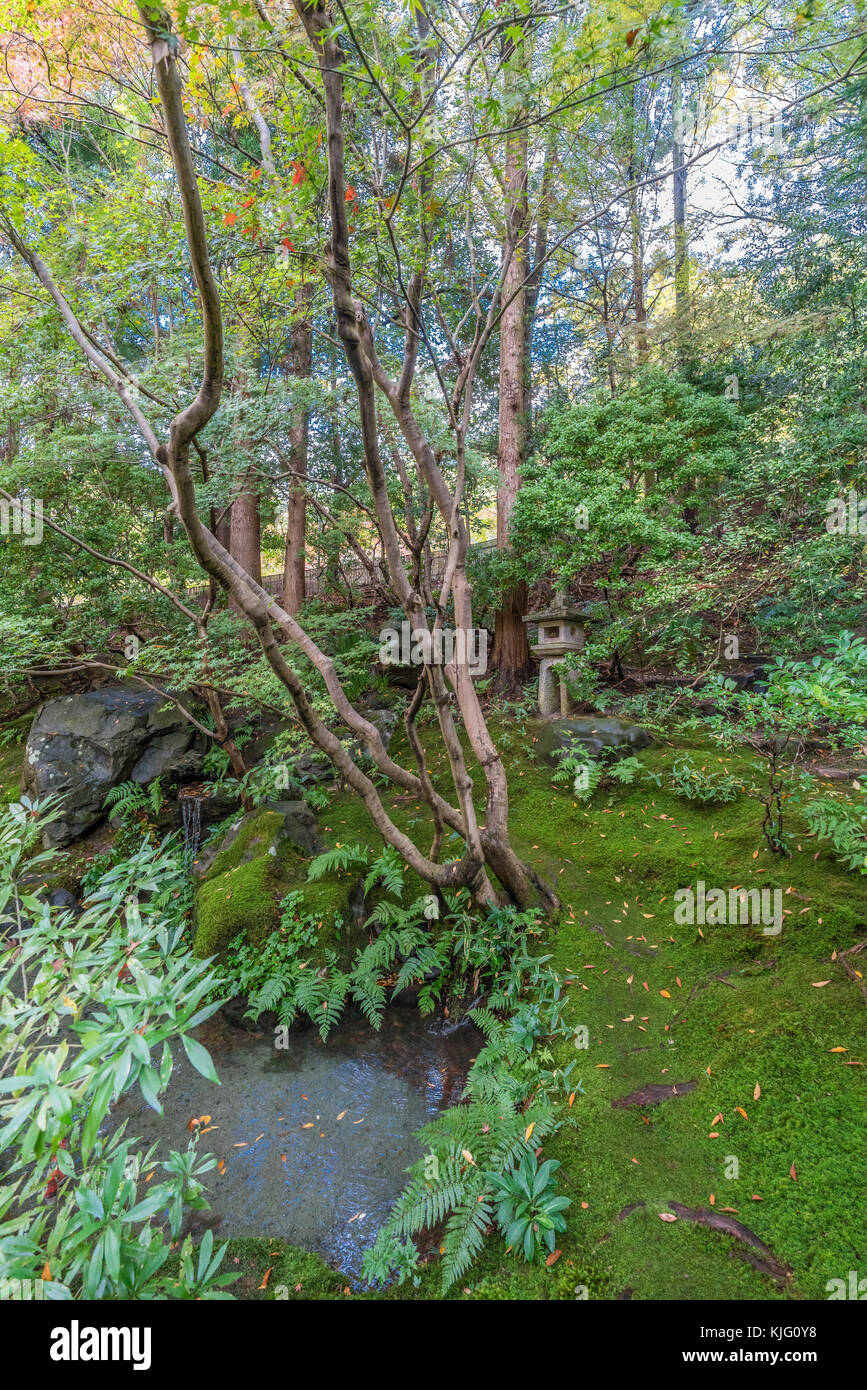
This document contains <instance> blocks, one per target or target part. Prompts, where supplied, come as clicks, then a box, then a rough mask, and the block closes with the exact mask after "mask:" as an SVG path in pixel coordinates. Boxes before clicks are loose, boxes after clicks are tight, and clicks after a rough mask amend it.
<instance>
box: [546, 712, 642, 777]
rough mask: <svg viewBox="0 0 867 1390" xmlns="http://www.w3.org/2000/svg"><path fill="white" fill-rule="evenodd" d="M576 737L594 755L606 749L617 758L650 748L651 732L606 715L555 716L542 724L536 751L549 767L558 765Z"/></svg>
mask: <svg viewBox="0 0 867 1390" xmlns="http://www.w3.org/2000/svg"><path fill="white" fill-rule="evenodd" d="M573 740H575V741H576V742H577V743H580V744H581V746H582V748H586V750H587V752H588V753H589V754H590V756H591V757H593V758H597V759H598V758H601V757H602V754H603V752H605V751H606V750H611V751H613V753H614V755H615V756H616V757H618V758H625V757H627V756H628V755H629V754H630V753H637V752H639V751H640V750H641V749H642V748H648V747H649V746H650V744H651V743H652V742H653V739H652V737H651V735H650V734H649V733H648V732H647V730H646V729H642V728H641V726H640V725H639V724H630V723H629V722H628V721H627V720H625V719H615V718H613V717H611V716H609V715H604V714H588V715H582V716H580V717H577V716H576V717H575V718H573V719H552V720H549V721H548V723H546V724H543V725H542V727H541V729H540V731H539V736H538V738H537V740H536V744H535V751H536V754H537V756H538V757H539V758H541V759H542V761H543V762H545V763H548V765H549V766H550V767H558V766H559V764H560V759H561V757H562V755H563V753H564V752H565V751H566V750H567V749H568V748H569V747H570V746H571V744H572V742H573Z"/></svg>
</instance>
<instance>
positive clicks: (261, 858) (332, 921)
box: [193, 809, 359, 965]
mask: <svg viewBox="0 0 867 1390" xmlns="http://www.w3.org/2000/svg"><path fill="white" fill-rule="evenodd" d="M282 826H283V817H282V816H281V815H280V814H279V813H277V812H274V811H269V810H267V809H266V810H262V811H260V812H259V813H258V814H257V815H255V816H251V817H250V818H249V819H248V820H246V821H245V822H244V824H243V826H242V827H241V829H240V831H239V832H238V834H237V836H236V837H235V838H234V839H233V840H232V841H231V843H229V844H227V845H226V846H225V848H223V849H221V850H220V851H219V853H218V854H217V856H216V858H215V860H214V862H213V864H212V865H211V867H210V869H208V871H207V872H206V874H205V876H204V878H203V880H202V883H201V885H200V887H199V890H198V893H197V897H196V923H197V929H196V938H195V945H194V948H193V949H194V952H195V954H196V955H198V956H203V957H204V956H210V955H220V954H222V953H223V952H224V951H225V950H226V948H227V947H228V945H229V943H230V942H231V941H232V940H233V938H234V937H235V936H237V935H238V934H239V933H242V934H245V935H246V936H247V937H248V939H249V940H250V941H251V942H252V943H253V944H254V945H259V944H261V943H262V942H263V941H264V940H265V938H266V937H267V935H268V934H269V932H272V931H274V930H276V929H277V928H278V927H279V925H280V917H281V913H280V903H281V902H282V900H283V898H284V897H285V896H286V894H287V893H289V892H290V891H291V890H297V891H300V892H301V893H302V894H303V900H304V907H305V910H307V911H308V912H310V913H311V914H312V915H314V916H315V917H317V919H318V920H319V923H320V926H319V935H318V942H317V950H316V953H315V954H316V955H321V956H323V957H324V953H325V952H326V951H329V950H331V951H335V952H336V953H337V957H338V963H339V964H340V965H347V964H348V963H349V961H350V960H351V959H352V957H353V956H354V954H355V950H356V948H357V945H358V944H359V942H358V939H357V933H356V932H355V931H354V930H353V928H354V922H353V920H352V914H351V911H350V906H349V897H350V893H351V890H352V888H353V886H354V884H355V882H356V879H357V875H354V874H348V873H343V874H332V875H329V876H327V877H326V878H324V879H319V880H316V881H315V882H312V883H308V881H307V873H308V869H309V862H310V861H309V860H308V859H306V858H305V857H304V855H303V854H302V853H301V851H300V850H299V849H297V848H296V846H294V845H292V844H290V843H289V842H288V841H286V840H280V839H279V838H278V837H279V832H280V830H281V828H282ZM330 837H331V838H332V843H334V842H335V841H336V839H337V838H338V836H337V834H336V832H334V831H331V832H330ZM327 838H328V837H327ZM272 848H274V849H275V850H276V853H273V854H272V853H271V850H272Z"/></svg>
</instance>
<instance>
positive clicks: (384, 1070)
mask: <svg viewBox="0 0 867 1390" xmlns="http://www.w3.org/2000/svg"><path fill="white" fill-rule="evenodd" d="M195 1036H196V1037H197V1038H198V1039H199V1041H200V1042H202V1043H203V1044H204V1045H205V1047H207V1048H208V1051H209V1052H210V1054H211V1056H212V1057H213V1059H214V1065H215V1067H216V1069H217V1075H218V1076H219V1078H220V1082H221V1084H220V1086H215V1085H214V1084H213V1083H212V1082H209V1081H206V1080H205V1078H204V1077H203V1076H200V1075H199V1073H198V1072H197V1071H196V1070H195V1068H193V1067H192V1066H191V1065H190V1063H189V1062H188V1060H187V1058H186V1054H185V1053H184V1052H183V1049H182V1048H181V1047H180V1045H177V1046H176V1047H175V1048H174V1053H175V1065H174V1069H173V1071H172V1078H171V1081H170V1082H169V1086H168V1089H167V1091H166V1093H165V1095H164V1096H163V1097H162V1101H163V1107H164V1113H163V1114H162V1115H158V1114H157V1113H156V1112H155V1111H153V1110H151V1109H150V1107H149V1106H148V1105H147V1104H145V1102H144V1101H143V1100H142V1098H141V1094H140V1093H139V1091H138V1090H135V1091H134V1092H132V1093H131V1094H130V1095H128V1096H126V1097H124V1098H123V1100H122V1101H121V1102H120V1104H119V1105H118V1106H117V1107H116V1109H115V1111H114V1113H113V1118H114V1120H115V1122H119V1121H121V1120H124V1119H127V1120H129V1126H128V1129H129V1132H130V1133H131V1134H134V1135H137V1136H138V1137H140V1138H141V1139H142V1141H143V1146H144V1147H147V1146H149V1145H150V1144H152V1143H158V1144H159V1153H160V1157H164V1156H165V1155H167V1153H168V1151H169V1149H172V1148H178V1149H184V1148H186V1145H187V1140H188V1138H189V1129H188V1125H189V1122H190V1120H191V1118H193V1117H199V1116H201V1115H210V1117H211V1119H210V1124H211V1126H213V1128H211V1129H210V1130H209V1132H208V1133H207V1134H203V1135H202V1138H201V1140H200V1151H201V1152H202V1153H208V1152H211V1153H214V1154H216V1155H217V1157H218V1158H221V1159H224V1160H225V1170H224V1171H223V1172H222V1173H219V1172H217V1170H216V1169H215V1170H214V1171H213V1172H212V1173H209V1174H207V1175H206V1176H207V1197H208V1200H209V1202H210V1204H211V1212H210V1213H205V1216H206V1217H207V1219H208V1224H209V1225H213V1226H214V1234H215V1237H219V1238H223V1239H224V1238H226V1237H227V1236H242V1235H244V1236H251V1235H255V1236H268V1237H279V1238H280V1239H282V1240H285V1241H288V1242H289V1243H290V1244H292V1245H298V1246H301V1247H303V1248H304V1249H307V1250H313V1251H316V1252H318V1253H319V1254H321V1255H323V1256H324V1257H325V1259H326V1260H328V1262H329V1263H330V1264H332V1265H334V1266H336V1267H339V1268H340V1269H342V1270H344V1271H345V1273H346V1274H348V1275H350V1276H351V1277H353V1278H354V1279H358V1278H359V1276H360V1274H361V1261H362V1255H363V1252H364V1250H365V1249H366V1248H367V1247H368V1246H369V1245H371V1244H372V1243H373V1241H374V1239H375V1236H376V1231H377V1229H378V1227H379V1226H380V1225H382V1223H383V1222H384V1221H385V1219H386V1218H387V1216H388V1213H389V1211H390V1209H391V1207H392V1205H393V1203H394V1200H395V1198H396V1197H397V1195H398V1194H399V1192H400V1191H401V1189H402V1188H403V1186H404V1183H405V1181H406V1169H407V1167H408V1166H409V1165H410V1164H411V1163H413V1162H414V1161H415V1160H416V1159H417V1158H418V1157H419V1155H420V1154H421V1146H420V1144H419V1142H418V1140H417V1139H415V1138H414V1137H413V1136H414V1133H415V1131H416V1130H417V1129H419V1128H420V1127H421V1126H422V1125H423V1124H425V1123H426V1122H427V1121H428V1120H429V1119H431V1118H432V1117H433V1116H434V1115H436V1114H437V1113H438V1112H439V1111H440V1110H443V1109H445V1108H446V1107H447V1106H449V1105H454V1104H456V1103H457V1102H458V1101H459V1099H460V1096H461V1092H462V1090H463V1086H464V1082H465V1079H466V1074H467V1071H468V1070H469V1066H470V1062H471V1061H472V1059H473V1058H474V1057H475V1055H476V1053H477V1052H478V1050H479V1048H480V1047H481V1045H482V1044H481V1039H480V1036H479V1034H478V1033H477V1032H476V1030H475V1029H473V1028H472V1027H470V1026H469V1025H467V1026H463V1027H460V1028H452V1027H451V1026H450V1025H449V1024H448V1023H447V1022H445V1023H444V1022H443V1021H442V1020H438V1019H423V1018H422V1017H421V1016H420V1015H419V1014H418V1012H417V1011H416V1010H415V1009H414V1008H412V1009H411V1008H392V1009H390V1010H388V1011H387V1012H386V1014H385V1018H384V1019H383V1023H382V1028H381V1030H380V1031H379V1032H378V1033H376V1032H374V1031H373V1029H372V1028H371V1027H370V1025H369V1024H368V1023H367V1022H366V1021H365V1019H364V1018H363V1017H361V1016H360V1015H356V1014H350V1015H348V1016H347V1018H346V1020H345V1021H344V1022H343V1023H342V1024H341V1025H340V1026H339V1027H338V1028H336V1029H334V1030H333V1031H332V1033H331V1034H330V1036H329V1038H328V1040H327V1041H326V1042H323V1041H322V1040H321V1038H320V1037H319V1034H318V1032H315V1031H313V1030H312V1029H311V1030H309V1031H307V1032H303V1033H299V1034H297V1035H296V1034H291V1035H290V1037H289V1047H288V1049H287V1050H285V1051H282V1050H279V1049H277V1048H275V1046H274V1037H273V1034H266V1033H248V1032H245V1031H243V1030H241V1029H238V1028H234V1027H232V1026H231V1025H230V1024H229V1023H227V1022H226V1020H225V1019H224V1018H223V1017H222V1015H221V1014H217V1015H216V1016H215V1017H214V1018H213V1019H211V1020H209V1021H208V1023H206V1024H204V1025H202V1027H200V1028H198V1029H196V1031H195ZM202 1127H203V1128H204V1125H203V1126H202ZM194 1229H195V1228H194Z"/></svg>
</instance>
